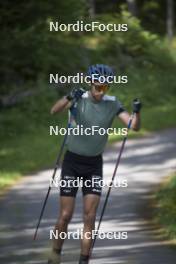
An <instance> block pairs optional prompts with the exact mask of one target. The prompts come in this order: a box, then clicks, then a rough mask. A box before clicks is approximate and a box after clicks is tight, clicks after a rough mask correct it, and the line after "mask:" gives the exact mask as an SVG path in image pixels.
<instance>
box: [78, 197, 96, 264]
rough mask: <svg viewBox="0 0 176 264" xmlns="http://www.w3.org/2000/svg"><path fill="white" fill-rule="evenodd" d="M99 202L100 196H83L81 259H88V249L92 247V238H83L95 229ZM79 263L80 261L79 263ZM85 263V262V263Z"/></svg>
mask: <svg viewBox="0 0 176 264" xmlns="http://www.w3.org/2000/svg"><path fill="white" fill-rule="evenodd" d="M99 202H100V196H98V195H95V194H87V195H85V196H84V200H83V203H84V229H83V239H82V241H81V258H82V259H85V260H86V258H88V256H89V253H90V248H91V245H92V238H91V239H88V238H86V237H85V235H84V234H85V233H86V232H90V233H91V232H92V230H94V228H95V219H96V211H97V208H98V205H99ZM80 263H81V261H80ZM85 263H86V262H85Z"/></svg>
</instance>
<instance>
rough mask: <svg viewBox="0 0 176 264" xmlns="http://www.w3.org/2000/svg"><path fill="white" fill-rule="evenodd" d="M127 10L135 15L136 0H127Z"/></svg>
mask: <svg viewBox="0 0 176 264" xmlns="http://www.w3.org/2000/svg"><path fill="white" fill-rule="evenodd" d="M127 5H128V10H129V12H130V13H131V14H132V15H133V16H137V5H136V0H127Z"/></svg>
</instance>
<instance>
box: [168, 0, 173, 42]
mask: <svg viewBox="0 0 176 264" xmlns="http://www.w3.org/2000/svg"><path fill="white" fill-rule="evenodd" d="M173 35H174V1H173V0H167V36H168V40H169V43H170V44H171V42H172V39H173Z"/></svg>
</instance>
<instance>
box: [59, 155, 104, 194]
mask: <svg viewBox="0 0 176 264" xmlns="http://www.w3.org/2000/svg"><path fill="white" fill-rule="evenodd" d="M102 167H103V161H102V155H98V156H94V157H86V156H81V155H78V154H75V153H73V152H70V151H67V152H66V153H65V156H64V160H63V163H62V171H61V181H60V195H61V196H72V197H76V194H77V191H78V188H79V186H81V187H82V192H83V195H86V194H96V195H101V189H102V188H101V184H100V181H101V180H102V174H103V173H102V171H103V169H102Z"/></svg>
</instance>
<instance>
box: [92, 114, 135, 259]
mask: <svg viewBox="0 0 176 264" xmlns="http://www.w3.org/2000/svg"><path fill="white" fill-rule="evenodd" d="M133 117H134V113H132V115H131V117H130V120H129V122H128V126H127V129H128V130H127V134H126V136H125V137H124V138H123V141H122V145H121V148H120V152H119V156H118V158H117V161H116V165H115V168H114V172H113V175H112V179H111V182H110V185H109V189H108V192H107V194H106V199H105V202H104V205H103V209H102V212H101V216H100V220H99V223H98V227H97V230H96V234H95V237H94V239H93V242H92V246H91V249H90V254H89V261H90V258H91V256H92V252H93V249H94V245H95V242H96V238H97V234H98V232H99V229H100V225H101V222H102V219H103V215H104V212H105V209H106V205H107V202H108V198H109V195H110V192H111V188H112V184H113V182H114V178H115V176H116V172H117V169H118V167H119V163H120V159H121V156H122V152H123V150H124V147H125V142H126V140H127V137H128V131H129V129H130V128H131V123H132V120H133Z"/></svg>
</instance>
